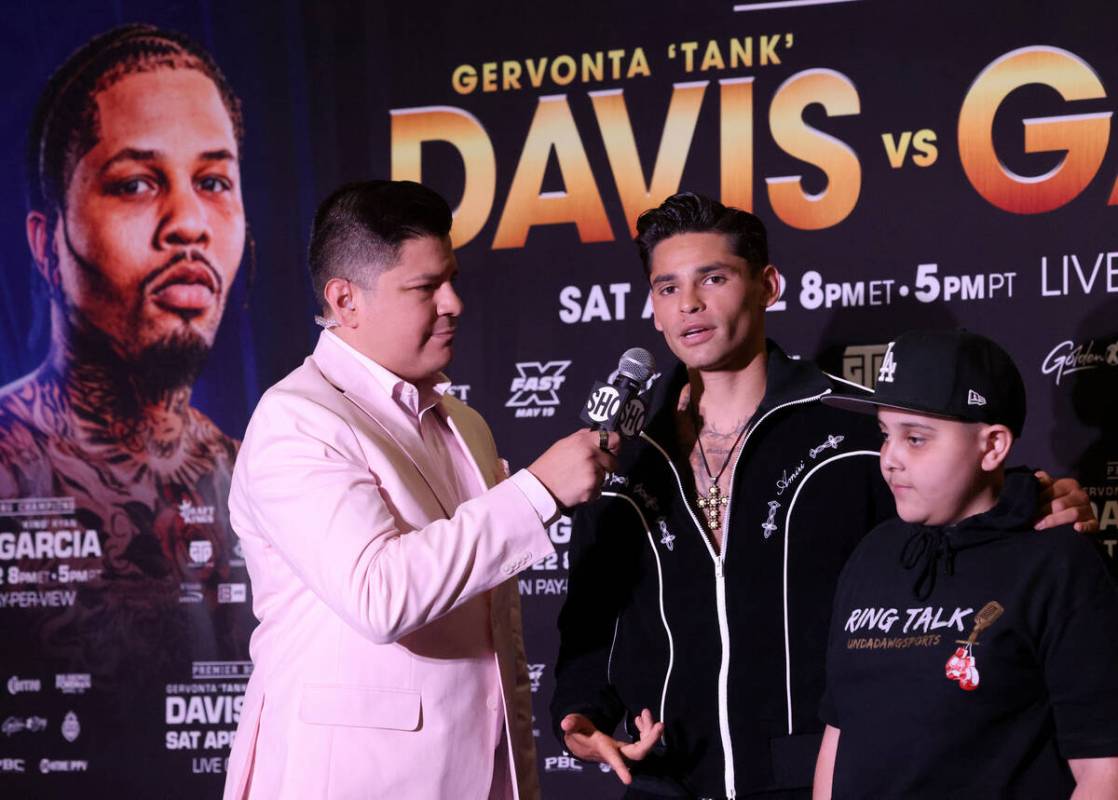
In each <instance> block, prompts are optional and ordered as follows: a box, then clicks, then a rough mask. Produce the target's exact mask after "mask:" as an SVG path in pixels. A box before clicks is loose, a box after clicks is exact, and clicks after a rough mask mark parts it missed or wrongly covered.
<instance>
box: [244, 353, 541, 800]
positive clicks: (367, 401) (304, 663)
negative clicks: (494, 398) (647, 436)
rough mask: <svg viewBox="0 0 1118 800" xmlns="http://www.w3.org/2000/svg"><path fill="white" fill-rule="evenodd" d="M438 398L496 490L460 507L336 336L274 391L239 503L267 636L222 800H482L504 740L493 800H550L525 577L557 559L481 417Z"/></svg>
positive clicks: (257, 652)
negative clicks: (521, 588)
mask: <svg viewBox="0 0 1118 800" xmlns="http://www.w3.org/2000/svg"><path fill="white" fill-rule="evenodd" d="M443 403H444V404H445V407H446V408H447V410H448V413H449V418H450V422H451V429H452V430H453V431H454V433H455V435H456V436H457V437H458V439H459V442H460V443H461V445H462V447H463V449H464V450H465V452H466V453H468V454H470V456H472V458H471V460H472V461H473V462H474V465H475V467H476V469H477V476H478V478H479V479H480V481H479V482H480V484H481V485H484V486H488V487H492V488H490V489H489V490H488V491H486V492H485V493H484V494H481V495H479V496H477V497H475V498H473V499H471V500H468V501H467V502H465V503H463V504H461V505H460V506H458V508H457V509H455V508H454V507H453V505H452V503H451V502H450V501H449V500H448V499H447V498H440V497H439V496H438V495H437V494H436V490H435V489H434V488H433V487H432V485H431V484H429V483H428V482H427V480H426V479H425V478H424V471H425V470H427V469H429V467H428V466H427V465H425V464H424V463H422V456H419V455H414V454H418V453H420V452H421V450H420V448H418V447H416V446H414V445H415V444H416V443H417V442H418V439H417V434H416V433H415V431H414V428H412V427H410V425H409V423H408V421H407V418H406V417H405V416H404V412H403V411H402V410H401V409H399V408H398V407H397V406H396V404H395V403H394V402H393V401H392V400H391V398H389V397H388V396H387V395H386V393H385V392H384V390H383V389H382V388H381V387H379V386H378V385H376V383H375V380H374V378H373V377H372V375H370V374H369V373H368V371H367V370H366V369H365V368H364V367H363V366H362V365H361V364H359V363H357V362H356V361H355V360H354V359H353V358H352V357H351V356H349V355H348V354H346V353H345V352H344V351H343V350H342V349H341V348H340V347H339V346H338V345H337V344H336V343H335V342H333V341H332V337H329V336H323V337H321V338H320V340H319V343H318V346H317V347H316V348H315V351H314V354H313V355H312V356H310V357H309V358H307V359H306V361H304V362H303V364H302V366H300V367H299V368H298V369H296V370H295V371H294V372H292V373H291V374H290V375H288V376H287V377H286V378H284V379H283V380H282V381H280V382H279V383H278V384H276V385H275V386H273V387H272V388H271V389H269V390H268V391H267V392H266V393H265V394H264V396H263V397H262V398H261V400H260V404H259V405H258V406H257V408H256V411H255V412H254V413H253V415H252V420H251V421H250V422H249V426H248V430H247V433H246V434H245V438H244V444H243V445H242V446H241V451H240V454H239V455H238V457H237V462H236V468H235V469H234V472H233V484H232V488H231V490H230V497H229V507H230V515H231V520H232V524H233V528H234V529H235V530H236V532H237V535H238V536H239V537H240V539H241V542H242V546H243V549H244V553H245V559H246V562H247V565H248V571H249V576H250V578H251V580H252V591H253V609H254V611H255V614H256V616H257V617H258V618H259V619H260V625H259V627H258V628H257V629H256V630H255V632H254V633H253V636H252V645H251V652H252V660H253V662H254V664H255V667H254V672H253V675H252V678H251V679H250V680H249V684H248V691H247V692H246V694H245V698H244V705H243V707H242V709H241V716H240V723H239V725H238V728H237V734H236V738H235V740H234V744H233V750H232V753H231V754H230V757H229V767H228V774H227V776H226V784H225V798H226V800H232V799H233V798H248V797H251V798H266V799H267V800H281V798H297V799H298V800H313V799H314V798H381V797H384V798H400V799H405V798H406V799H407V800H413V799H415V800H418V799H419V798H450V797H454V798H467V799H468V798H479V800H484V798H486V797H487V790H488V787H489V785H490V782H491V779H492V778H493V774H494V751H495V749H496V748H497V745H498V743H499V735H500V732H501V730H502V728H503V731H504V733H505V738H506V740H507V745H508V749H507V753H505V752H502V753H501V754H500V756H499V762H498V763H499V764H503V765H505V767H506V768H505V770H504V771H505V772H508V773H509V776H510V780H508V781H499V783H501V784H504V786H503V788H502V791H498V792H497V793H496V796H498V797H500V796H510V797H514V798H536V797H538V796H539V783H538V778H537V775H536V758H535V746H534V742H533V738H532V711H531V705H530V700H531V693H530V688H529V683H528V678H527V670H526V666H525V663H526V662H525V657H524V646H523V642H522V638H521V625H520V599H519V596H518V593H517V587H516V581H515V580H514V579H512V578H513V576H514V575H515V574H516V573H517V572H519V571H520V570H522V569H524V568H525V567H527V566H529V565H530V564H532V563H533V562H535V561H537V560H539V559H540V558H543V557H544V556H546V555H548V554H550V553H551V552H553V548H552V545H551V542H550V539H549V537H548V535H547V530H546V528H545V527H544V526H543V525H542V524H541V522H540V520H539V517H538V515H537V514H536V511H535V510H534V509H533V507H532V505H531V504H530V503H529V502H528V500H527V498H526V497H525V496H524V494H523V493H522V492H521V490H520V489H519V488H518V487H517V486H516V485H515V484H513V483H512V482H511V481H503V482H502V478H503V477H505V476H504V469H503V467H502V465H501V462H500V461H499V459H498V458H497V452H496V447H495V445H494V442H493V436H492V434H491V433H490V431H489V429H488V427H487V426H486V425H485V422H484V421H483V420H482V419H481V417H480V416H479V415H478V414H477V413H476V412H475V411H473V410H471V409H470V408H468V407H466V406H465V405H463V404H462V403H460V402H458V401H456V400H455V399H454V398H452V397H446V398H444V400H443ZM417 459H418V460H417ZM486 619H487V620H488V626H486V624H485V623H486ZM479 627H480V629H481V630H482V631H483V632H484V631H485V630H486V627H488V630H489V631H490V632H491V634H492V637H491V638H492V642H491V645H490V643H488V642H485V641H479V640H478V636H477V635H476V631H477V630H478V629H479ZM469 631H473V632H474V633H473V634H472V635H471V634H470V633H469ZM494 652H495V656H494ZM494 659H495V660H496V664H497V667H498V674H499V678H500V680H499V685H500V689H499V691H500V693H501V695H503V703H502V702H501V700H502V698H501V697H497V696H495V692H494V691H493V690H492V687H493V683H492V682H491V681H490V682H489V683H488V684H487V683H486V680H485V677H486V676H487V675H488V676H489V677H490V679H491V678H492V671H491V670H488V669H486V667H487V665H491V664H492V663H493V661H494ZM502 709H504V711H505V714H504V720H503V726H502V724H501V716H500V715H501V710H502ZM507 765H511V769H510V768H508V766H507ZM499 768H500V767H499Z"/></svg>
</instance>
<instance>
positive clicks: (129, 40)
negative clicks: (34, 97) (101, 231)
mask: <svg viewBox="0 0 1118 800" xmlns="http://www.w3.org/2000/svg"><path fill="white" fill-rule="evenodd" d="M160 69H193V70H197V71H198V72H201V73H202V74H203V75H205V76H206V77H207V78H209V79H210V80H211V81H213V83H214V86H216V87H217V91H218V94H220V95H221V100H222V103H223V104H224V105H225V110H226V111H227V112H229V119H230V121H231V122H232V123H233V133H234V135H235V136H236V139H237V146H238V148H240V145H241V142H242V139H243V138H244V118H243V115H242V113H241V101H240V98H238V97H237V95H236V93H235V92H234V91H233V88H232V86H230V84H229V81H228V80H226V78H225V75H224V74H223V73H222V72H221V70H220V69H219V68H218V66H217V64H216V63H215V62H214V60H213V58H212V57H211V56H210V54H209V53H207V52H206V51H205V50H204V49H203V48H202V46H201V45H199V44H198V43H196V42H195V41H194V40H193V39H191V38H189V37H188V36H185V35H183V34H181V33H178V32H175V31H168V30H163V29H161V28H156V27H155V26H153V25H139V24H136V25H122V26H120V27H117V28H113V29H112V30H110V31H106V32H105V33H102V34H100V35H98V36H95V37H94V38H92V39H90V40H89V41H88V42H86V43H85V44H84V45H82V46H81V47H80V48H78V49H77V50H76V51H75V52H74V53H73V54H72V55H71V56H70V57H69V58H67V59H66V61H65V62H63V64H62V65H61V66H60V67H59V68H58V69H57V70H56V71H55V72H54V74H53V75H51V77H50V80H48V81H47V85H46V88H45V89H44V90H43V93H42V94H41V95H40V96H39V102H38V105H37V106H36V108H35V116H34V117H33V118H32V120H31V126H30V128H29V129H28V135H27V165H26V166H27V186H28V198H27V204H28V206H29V207H30V208H31V209H32V210H35V211H41V212H44V213H46V214H47V218H48V222H49V224H50V225H51V226H53V223H54V221H55V220H54V214H55V213H56V210H57V209H60V208H63V207H64V203H65V199H66V187H67V186H68V185H69V183H70V180H71V179H72V178H73V176H74V168H75V167H76V166H77V163H78V162H79V161H80V160H81V158H82V156H84V155H85V154H86V153H88V152H89V151H90V150H91V149H93V147H94V146H95V145H96V144H97V137H98V125H99V122H100V121H99V119H98V116H97V103H96V100H95V98H96V96H97V94H98V93H100V92H103V91H105V90H106V89H108V88H109V87H110V86H112V85H113V84H115V83H116V82H117V81H119V80H120V79H122V78H124V77H125V76H127V75H131V74H134V73H137V72H152V71H155V70H160Z"/></svg>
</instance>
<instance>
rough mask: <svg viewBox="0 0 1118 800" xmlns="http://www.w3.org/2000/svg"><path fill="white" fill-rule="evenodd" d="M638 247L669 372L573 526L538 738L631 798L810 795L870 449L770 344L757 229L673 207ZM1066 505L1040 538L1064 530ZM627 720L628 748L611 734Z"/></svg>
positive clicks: (749, 222) (875, 503)
mask: <svg viewBox="0 0 1118 800" xmlns="http://www.w3.org/2000/svg"><path fill="white" fill-rule="evenodd" d="M637 230H638V236H637V244H638V247H639V249H640V253H641V258H642V261H643V263H644V266H645V270H646V273H647V274H648V277H649V280H650V283H651V286H652V303H653V312H654V319H655V324H656V328H657V330H659V331H661V332H662V333H663V334H664V337H665V339H666V340H667V343H668V345H669V347H670V348H671V349H672V352H673V353H675V355H676V356H677V357H678V358H679V359H680V361H681V362H682V364H681V365H680V367H679V369H678V370H677V372H676V374H675V375H674V376H673V378H672V379H670V380H669V381H667V386H666V387H665V388H666V394H664V395H663V396H662V404H661V407H660V411H659V412H658V413H657V414H656V415H655V416H654V417H653V420H652V422H651V423H650V425H649V428H648V429H647V431H646V432H645V434H643V435H642V437H641V439H640V441H638V442H636V443H635V446H629V447H627V448H624V449H623V450H622V454H621V467H620V469H619V471H618V472H617V473H616V474H615V475H613V476H612V477H611V479H610V480H609V481H608V482H607V485H606V488H605V491H604V492H603V493H602V497H601V499H600V500H598V501H597V502H596V503H593V504H591V505H589V506H585V507H583V509H582V510H580V512H578V514H577V515H576V518H575V524H574V534H573V536H572V539H571V574H570V583H569V594H568V598H567V602H566V604H565V606H564V608H563V611H562V613H561V615H560V619H559V629H560V653H559V661H558V664H557V667H556V682H557V684H556V690H555V695H554V697H553V699H552V704H551V711H552V717H553V723H554V726H555V729H556V733H557V735H559V737H560V739H561V741H563V743H564V746H565V747H567V749H569V750H570V751H571V753H572V754H573V755H575V756H576V757H578V758H582V759H586V760H593V761H604V762H607V763H609V764H610V765H611V766H612V767H613V768H614V770H615V771H616V772H617V773H618V777H619V778H621V780H622V781H623V782H624V783H626V784H630V786H629V789H628V791H627V794H626V797H627V798H644V797H651V798H655V797H664V796H669V797H670V796H676V797H744V796H752V795H755V794H757V795H761V794H763V795H764V797H766V798H773V799H775V798H786V797H787V798H793V797H794V798H805V797H808V796H809V794H810V786H811V780H812V772H813V767H814V763H815V756H816V753H817V751H818V747H819V742H820V736H821V731H822V725H821V723H820V721H819V717H818V703H819V698H820V696H821V694H822V691H823V683H824V669H823V665H824V657H825V648H826V640H827V630H828V623H829V619H830V607H831V601H832V598H833V594H834V589H835V584H836V581H837V577H838V574H839V571H840V569H841V568H842V565H843V563H844V562H845V560H846V558H847V556H848V555H849V554H850V553H851V551H852V550H853V548H854V546H855V545H856V544H857V543H858V541H859V540H860V539H861V538H862V536H864V535H865V533H866V532H867V531H869V530H870V529H871V528H873V527H874V526H875V525H876V524H877V523H878V522H880V521H881V520H883V519H885V518H887V517H889V516H892V514H893V513H894V508H893V502H892V497H891V496H890V494H889V492H888V490H887V488H886V486H885V484H884V483H883V482H882V480H881V477H880V473H879V471H878V467H877V464H878V448H879V447H880V443H881V437H880V434H879V432H878V430H877V427H876V425H874V424H873V423H872V421H869V420H867V419H864V418H860V417H859V416H857V415H852V414H844V413H843V412H841V411H839V410H837V409H832V408H829V407H827V406H824V405H823V404H822V403H821V402H819V401H820V399H821V398H822V397H825V396H827V395H828V394H831V393H833V392H834V391H835V389H836V387H837V385H838V384H837V382H836V381H837V379H835V378H832V377H830V376H828V375H826V374H824V373H823V372H821V371H820V370H819V369H817V368H816V367H815V366H814V365H812V364H810V363H808V362H803V361H798V360H795V359H790V358H788V357H787V356H786V355H785V354H784V353H783V352H782V351H781V350H780V348H779V347H778V346H776V345H775V344H774V343H772V342H771V341H767V340H766V339H765V335H764V312H765V309H766V308H767V307H768V306H769V305H771V304H772V303H773V302H774V301H775V300H776V299H777V295H778V286H779V276H778V274H777V272H776V269H775V268H774V267H772V266H771V265H770V264H769V260H768V248H767V241H766V234H765V229H764V226H763V225H762V224H761V222H760V220H758V219H757V218H756V217H754V216H753V215H752V214H749V213H747V212H744V211H740V210H738V209H733V208H727V207H725V206H723V205H721V204H720V203H717V202H715V201H712V200H709V199H707V198H703V197H699V196H697V195H693V194H679V195H675V196H673V197H670V198H668V200H666V201H665V202H664V203H663V204H662V205H661V206H660V207H658V208H656V209H652V210H651V211H648V212H645V214H643V215H642V216H641V218H640V220H639V221H638V223H637ZM844 389H845V390H846V391H849V390H850V387H849V386H847V387H844ZM1065 489H1066V487H1065ZM1071 492H1072V496H1071V497H1070V498H1068V497H1065V498H1064V499H1063V501H1057V502H1056V503H1055V505H1056V507H1057V508H1064V510H1063V512H1062V514H1060V515H1057V516H1056V517H1050V518H1049V519H1047V520H1045V522H1044V523H1042V524H1044V525H1050V524H1059V523H1062V522H1068V521H1072V520H1075V519H1077V518H1078V517H1079V516H1080V511H1079V510H1077V509H1076V508H1066V507H1065V506H1067V505H1068V501H1069V500H1070V501H1071V502H1072V503H1074V504H1075V506H1077V507H1078V508H1080V509H1081V508H1083V507H1086V506H1087V504H1086V498H1085V496H1083V495H1082V492H1081V491H1080V490H1078V487H1077V486H1074V482H1072V486H1071ZM1086 516H1087V517H1090V512H1089V511H1087V512H1086ZM1089 524H1090V523H1088V525H1089ZM622 721H623V722H624V723H625V731H626V734H627V735H628V737H629V738H630V739H632V741H630V742H622V741H618V740H615V739H613V738H612V736H610V734H611V733H612V732H613V730H614V728H615V727H616V726H617V724H618V723H619V722H622Z"/></svg>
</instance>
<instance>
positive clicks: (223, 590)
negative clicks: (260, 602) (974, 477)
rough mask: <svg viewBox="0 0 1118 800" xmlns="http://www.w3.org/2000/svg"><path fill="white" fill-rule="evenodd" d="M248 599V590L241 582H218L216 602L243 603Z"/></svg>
mask: <svg viewBox="0 0 1118 800" xmlns="http://www.w3.org/2000/svg"><path fill="white" fill-rule="evenodd" d="M247 599H248V592H247V591H246V589H245V585H244V584H243V583H219V584H218V585H217V602H219V603H243V602H245V601H246V600H247Z"/></svg>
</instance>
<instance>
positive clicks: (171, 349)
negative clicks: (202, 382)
mask: <svg viewBox="0 0 1118 800" xmlns="http://www.w3.org/2000/svg"><path fill="white" fill-rule="evenodd" d="M209 355H210V345H209V343H208V342H206V340H205V339H203V338H202V335H201V334H199V333H198V332H196V331H194V330H193V329H191V328H183V329H181V330H177V331H175V332H173V333H171V334H170V335H168V336H164V337H163V338H161V339H157V340H156V341H154V342H152V343H151V344H149V345H147V346H146V347H144V349H142V350H141V351H140V352H139V354H138V355H137V357H136V359H135V360H134V361H132V362H131V364H130V367H131V368H132V369H133V370H134V375H133V378H132V380H133V383H134V384H135V385H136V388H137V389H139V390H140V394H141V395H143V396H147V397H149V398H157V397H161V396H162V395H165V394H167V393H169V392H173V391H176V390H178V389H188V388H190V387H191V386H193V385H194V382H195V381H196V380H198V376H199V375H200V374H201V373H202V367H204V366H205V365H206V359H207V358H208V357H209Z"/></svg>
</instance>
